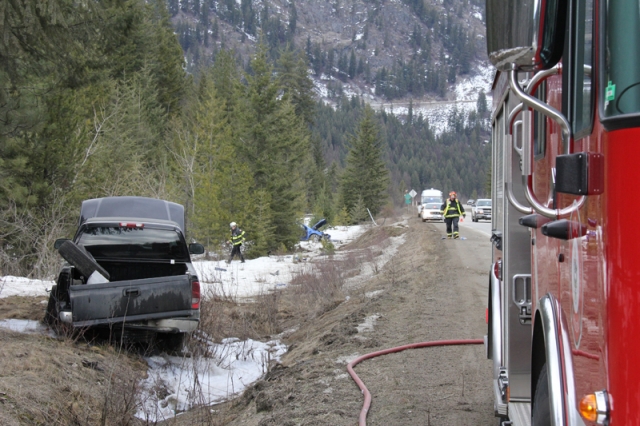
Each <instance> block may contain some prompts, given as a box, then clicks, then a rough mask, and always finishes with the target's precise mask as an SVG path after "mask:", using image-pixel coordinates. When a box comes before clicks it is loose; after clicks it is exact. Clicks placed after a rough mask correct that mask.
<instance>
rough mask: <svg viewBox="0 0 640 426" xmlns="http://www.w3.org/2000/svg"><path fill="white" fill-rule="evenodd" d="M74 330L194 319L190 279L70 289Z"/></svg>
mask: <svg viewBox="0 0 640 426" xmlns="http://www.w3.org/2000/svg"><path fill="white" fill-rule="evenodd" d="M69 296H70V298H71V311H72V317H73V326H74V327H85V326H91V325H97V324H114V323H122V322H132V321H141V320H150V319H161V318H174V317H184V316H190V315H192V313H193V312H192V310H191V282H190V279H189V275H186V274H185V275H177V276H167V277H160V278H147V279H141V280H132V281H114V282H108V283H104V284H85V285H72V286H70V287H69Z"/></svg>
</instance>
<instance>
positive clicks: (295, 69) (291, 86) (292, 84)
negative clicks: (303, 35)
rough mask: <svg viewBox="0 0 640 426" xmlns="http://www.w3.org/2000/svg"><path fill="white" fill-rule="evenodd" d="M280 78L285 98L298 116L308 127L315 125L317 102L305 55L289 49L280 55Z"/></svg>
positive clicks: (278, 65) (278, 64)
mask: <svg viewBox="0 0 640 426" xmlns="http://www.w3.org/2000/svg"><path fill="white" fill-rule="evenodd" d="M277 67H278V71H279V72H278V78H279V83H280V87H281V89H282V91H283V92H284V94H285V96H286V97H287V98H288V99H289V101H291V103H292V104H293V105H294V106H295V109H296V114H297V115H298V116H299V117H301V118H302V119H303V120H304V122H305V123H306V124H308V125H311V124H312V123H313V116H314V112H315V101H314V99H313V98H314V93H313V81H311V79H310V78H309V75H308V73H307V68H308V67H307V62H306V60H305V58H304V53H302V52H298V53H297V54H296V53H295V52H294V51H293V49H290V48H289V49H287V50H285V51H284V52H282V54H281V55H280V59H279V60H278V63H277Z"/></svg>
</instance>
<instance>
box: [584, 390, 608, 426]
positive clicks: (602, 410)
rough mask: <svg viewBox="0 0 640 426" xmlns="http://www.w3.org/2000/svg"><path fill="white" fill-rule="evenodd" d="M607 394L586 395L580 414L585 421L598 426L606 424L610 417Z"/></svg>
mask: <svg viewBox="0 0 640 426" xmlns="http://www.w3.org/2000/svg"><path fill="white" fill-rule="evenodd" d="M607 411H608V410H607V401H606V394H605V393H604V392H596V393H592V394H589V395H585V396H584V397H583V398H582V400H581V401H580V414H581V415H582V417H584V419H585V420H587V421H590V422H595V423H596V424H598V425H602V424H605V421H606V419H607V417H608V412H607Z"/></svg>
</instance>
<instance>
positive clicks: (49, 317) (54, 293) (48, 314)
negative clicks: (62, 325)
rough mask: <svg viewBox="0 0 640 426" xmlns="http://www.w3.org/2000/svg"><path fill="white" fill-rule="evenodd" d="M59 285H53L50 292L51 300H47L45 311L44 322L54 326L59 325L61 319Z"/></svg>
mask: <svg viewBox="0 0 640 426" xmlns="http://www.w3.org/2000/svg"><path fill="white" fill-rule="evenodd" d="M58 315H59V312H58V286H57V285H54V286H53V287H51V292H50V293H49V301H48V302H47V310H46V311H45V313H44V320H43V322H44V323H45V324H47V325H49V326H51V327H53V328H56V327H57V326H58V322H59V321H60V319H59V318H58Z"/></svg>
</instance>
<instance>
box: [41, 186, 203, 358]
mask: <svg viewBox="0 0 640 426" xmlns="http://www.w3.org/2000/svg"><path fill="white" fill-rule="evenodd" d="M184 224H185V221H184V207H183V206H182V205H180V204H176V203H172V202H169V201H165V200H159V199H153V198H145V197H106V198H97V199H91V200H85V201H84V202H83V203H82V207H81V211H80V220H79V225H78V229H77V231H76V233H75V236H74V237H73V239H70V240H69V239H59V240H56V242H55V248H56V249H57V250H58V252H59V253H60V255H61V256H62V257H63V258H64V259H65V260H66V261H67V263H66V264H65V265H64V266H63V267H62V269H61V271H60V273H59V275H58V278H57V281H56V285H54V286H53V287H52V289H51V292H50V295H49V302H48V305H47V310H46V314H45V322H46V323H48V324H50V325H56V326H59V325H66V326H67V327H72V329H73V330H79V329H87V328H90V329H102V330H105V329H106V330H108V331H109V332H110V335H113V336H118V338H121V339H125V340H128V341H137V342H139V341H145V342H159V343H162V344H163V345H164V346H166V347H167V348H169V349H180V348H181V347H182V344H183V340H184V337H185V335H186V334H187V333H190V332H192V331H194V330H195V329H196V328H197V327H198V324H199V320H200V281H199V279H198V276H197V274H196V271H195V269H194V267H193V265H192V262H191V254H201V253H203V252H204V247H203V246H202V245H201V244H196V243H194V244H187V242H186V239H185V225H184Z"/></svg>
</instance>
